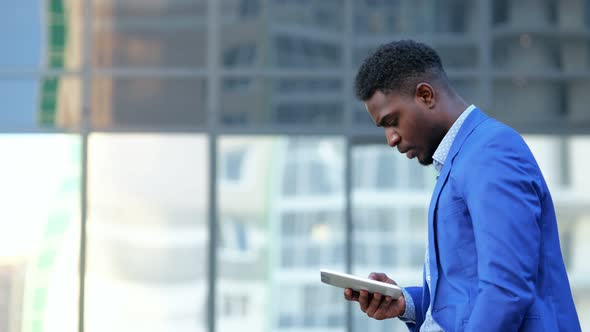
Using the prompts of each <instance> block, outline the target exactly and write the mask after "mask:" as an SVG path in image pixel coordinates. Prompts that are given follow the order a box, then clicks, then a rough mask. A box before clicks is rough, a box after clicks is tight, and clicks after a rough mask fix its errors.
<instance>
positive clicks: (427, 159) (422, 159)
mask: <svg viewBox="0 0 590 332" xmlns="http://www.w3.org/2000/svg"><path fill="white" fill-rule="evenodd" d="M416 159H418V162H419V163H420V165H423V166H429V165H432V162H433V160H432V157H424V156H422V155H419V156H418V157H417V158H416Z"/></svg>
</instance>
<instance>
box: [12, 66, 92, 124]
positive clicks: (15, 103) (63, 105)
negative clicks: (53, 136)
mask: <svg viewBox="0 0 590 332" xmlns="http://www.w3.org/2000/svg"><path fill="white" fill-rule="evenodd" d="M0 99H1V100H2V108H0V128H1V127H5V128H11V129H12V128H22V129H29V130H30V129H34V128H47V127H48V128H77V127H78V125H79V121H80V110H81V92H80V80H78V79H75V78H70V77H64V76H56V77H43V78H41V79H10V80H9V79H1V78H0Z"/></svg>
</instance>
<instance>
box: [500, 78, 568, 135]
mask: <svg viewBox="0 0 590 332" xmlns="http://www.w3.org/2000/svg"><path fill="white" fill-rule="evenodd" d="M493 88H494V91H493V98H492V114H493V115H494V116H496V117H497V118H498V119H499V120H501V121H505V122H506V123H509V124H523V123H529V124H531V123H548V122H549V123H550V122H551V121H556V120H558V119H559V117H560V116H561V114H562V113H563V112H564V111H565V107H564V105H563V102H564V101H565V99H564V89H563V84H561V83H559V82H555V81H546V82H545V81H539V80H531V79H527V78H519V77H516V78H514V79H511V80H498V81H496V82H495V83H494V85H493Z"/></svg>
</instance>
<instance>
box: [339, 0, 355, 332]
mask: <svg viewBox="0 0 590 332" xmlns="http://www.w3.org/2000/svg"><path fill="white" fill-rule="evenodd" d="M353 6H354V2H353V0H345V2H344V36H343V39H344V45H343V47H342V51H343V52H344V61H343V62H344V70H343V76H341V77H342V80H343V82H344V84H343V89H344V91H343V94H344V96H345V97H344V98H343V100H344V129H345V130H344V136H345V138H346V140H345V144H346V145H345V149H346V150H345V159H344V162H345V165H344V204H345V208H344V220H345V236H344V247H345V269H344V270H345V271H346V272H347V273H352V255H353V245H352V241H353V240H354V239H353V226H354V225H353V220H352V208H353V207H352V176H353V174H352V172H353V169H352V142H353V141H354V139H353V136H352V135H354V133H353V130H352V128H353V127H354V117H353V111H354V108H353V104H352V103H350V102H347V101H348V100H349V98H347V97H346V96H347V95H348V94H349V93H352V91H353V82H352V81H353V68H352V66H353V57H352V55H353V54H354V43H353V38H354V31H353V26H354V16H353V15H354V8H353ZM352 306H353V303H347V304H346V312H345V314H346V321H345V322H346V326H345V328H346V331H348V332H352V331H353V324H354V321H353V307H352Z"/></svg>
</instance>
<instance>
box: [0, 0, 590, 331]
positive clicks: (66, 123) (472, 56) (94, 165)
mask: <svg viewBox="0 0 590 332" xmlns="http://www.w3.org/2000/svg"><path fill="white" fill-rule="evenodd" d="M82 3H83V2H81V1H65V0H64V1H51V4H52V5H51V6H50V7H48V9H47V20H48V25H47V26H48V38H47V42H48V49H49V51H48V53H47V54H48V60H47V61H48V63H49V68H52V69H64V68H75V67H79V66H80V64H81V56H80V51H81V42H80V40H81V38H80V36H79V35H78V34H79V32H80V31H81V22H80V17H81V15H80V14H76V13H80V12H81V11H82V8H80V6H81V4H82ZM210 3H212V1H206V0H192V1H178V0H151V1H143V2H141V5H138V4H139V2H137V1H135V2H124V1H116V0H94V1H92V4H93V7H92V9H93V19H92V23H91V24H90V26H91V36H92V42H91V45H90V48H89V49H91V54H90V62H91V68H90V69H89V68H85V69H86V70H91V71H92V74H91V75H92V76H91V82H90V86H91V90H90V91H89V92H90V112H91V114H90V115H91V122H92V125H93V126H94V128H99V129H100V128H106V129H109V128H113V127H122V128H127V127H129V128H133V127H134V126H135V127H139V128H143V126H146V127H149V128H156V130H158V129H163V128H170V127H171V126H180V127H205V126H206V124H207V123H208V121H209V120H210V119H208V117H207V114H209V113H208V111H207V109H208V107H210V106H211V105H214V106H215V107H216V109H215V114H216V115H217V116H218V118H217V119H216V120H217V121H214V122H215V123H219V124H221V125H222V128H229V127H231V128H232V129H236V128H237V130H238V131H239V130H240V128H241V126H252V127H256V126H261V127H265V126H266V127H268V128H274V129H276V131H277V132H280V130H281V129H282V128H283V127H281V125H286V126H291V128H296V129H302V130H303V129H306V130H307V129H309V127H314V126H315V127H316V128H318V131H319V130H321V129H323V128H334V127H339V128H340V127H346V126H348V125H350V126H351V127H362V126H363V125H365V124H367V123H369V121H368V116H367V115H366V114H365V112H364V108H363V107H362V105H361V104H360V103H355V102H354V101H353V100H352V99H353V96H352V91H348V90H347V89H348V87H349V86H351V84H350V83H351V82H350V80H352V79H353V77H352V75H353V74H354V73H355V71H356V68H358V66H359V65H360V63H361V62H362V60H363V58H364V57H365V56H366V55H367V54H369V53H370V52H371V51H372V50H374V49H375V48H376V47H377V46H378V45H379V44H381V43H384V42H387V41H390V40H392V39H399V38H414V39H417V40H421V41H425V42H428V43H430V44H432V45H433V46H434V47H435V48H436V49H437V51H438V52H439V53H440V55H441V57H442V60H443V63H444V64H445V66H446V68H447V70H448V74H449V77H450V79H451V80H452V82H453V84H454V86H455V87H456V88H457V90H458V91H459V93H461V94H462V95H463V96H464V97H465V98H466V100H468V101H471V102H473V103H475V104H476V105H478V106H481V107H482V108H483V109H484V110H485V111H486V112H487V113H489V114H491V115H493V116H495V117H497V118H499V119H500V120H503V121H505V122H507V123H509V124H513V125H515V126H516V127H517V128H519V129H520V128H524V129H525V130H526V131H529V132H531V131H532V132H534V131H539V130H544V129H546V128H548V127H552V126H553V125H555V126H556V127H560V128H565V131H567V130H568V128H570V127H569V126H575V125H576V124H588V123H589V122H590V112H588V110H587V107H586V105H588V100H587V99H588V98H589V97H588V93H587V91H588V88H590V87H589V86H588V85H589V84H590V83H589V81H588V70H589V68H588V66H589V61H590V53H589V50H588V46H589V45H588V42H587V33H588V26H589V22H588V17H590V16H589V15H588V12H589V11H590V5H589V4H588V1H584V0H567V1H565V0H564V1H548V0H542V1H537V0H519V1H508V0H499V1H491V0H490V1H478V2H476V1H465V0H445V1H437V2H436V3H435V2H433V1H429V0H381V1H380V0H359V1H344V0H322V1H309V0H220V1H219V2H218V3H217V6H218V8H217V10H215V11H214V10H212V9H211V8H209V4H210ZM350 4H352V8H349V9H347V6H348V5H350ZM481 4H486V5H488V8H487V9H485V10H481V8H479V5H481ZM488 9H489V10H488ZM211 13H216V14H215V15H217V16H216V17H214V18H212V17H210V16H209V15H210V14H211ZM347 15H349V16H350V17H347ZM482 15H485V16H486V17H482ZM212 25H215V26H212ZM211 29H214V31H213V32H212V31H211ZM210 36H214V37H216V38H218V39H217V40H214V41H212V40H210V39H209V38H210ZM211 48H212V49H211ZM211 56H214V57H215V58H211ZM212 78H214V79H212ZM211 84H218V85H219V86H216V87H212V86H211ZM79 85H80V83H79V81H78V80H76V79H72V80H68V79H64V78H47V79H45V80H44V81H43V84H42V87H41V90H42V93H41V98H40V103H41V107H40V110H41V120H40V121H41V122H42V123H48V124H56V125H57V126H58V127H74V126H76V124H77V123H78V121H79V114H80V108H81V100H80V95H81V94H80V93H78V94H77V93H72V91H79V89H80V88H79ZM211 91H217V92H216V93H212V92H211ZM211 98H216V99H215V100H211ZM349 103H350V104H352V105H354V106H349ZM349 110H354V113H353V115H352V118H353V121H352V123H350V124H348V123H346V122H345V119H346V118H347V117H346V114H345V112H346V111H349ZM346 128H348V127H346ZM539 128H541V129H539ZM214 129H219V128H214ZM343 134H346V135H350V134H348V133H344V131H343ZM157 136H160V135H157ZM162 136H163V135H162ZM170 136H175V135H170ZM93 140H94V143H92V141H93ZM165 140H166V139H165V138H164V139H163V137H158V138H155V139H154V138H153V137H152V138H147V139H146V138H139V139H137V140H135V139H131V140H130V141H129V140H128V138H122V139H121V140H119V139H114V140H108V139H106V140H104V137H103V138H100V137H97V138H94V139H93V138H91V144H90V149H89V151H90V154H91V157H90V158H91V161H90V168H91V169H90V180H89V181H90V188H89V197H90V199H91V200H92V201H91V203H90V204H89V205H90V206H89V207H90V210H89V228H88V241H89V261H88V262H89V263H88V274H87V301H88V303H87V309H86V310H87V312H86V313H85V314H86V317H87V318H86V321H87V326H86V330H87V331H90V332H92V331H102V330H109V331H115V329H116V328H119V329H120V330H121V331H127V330H130V329H137V330H139V329H141V330H142V331H162V330H167V329H169V330H174V331H179V332H182V331H206V323H205V322H206V319H207V312H208V308H207V307H206V305H207V302H206V301H205V300H204V298H205V296H204V295H203V294H207V285H208V284H207V276H208V272H209V271H208V270H207V268H208V266H209V265H208V261H207V260H208V254H207V253H208V250H209V247H208V246H209V244H208V241H209V240H210V239H209V238H208V234H209V223H208V217H207V216H208V208H209V202H208V200H207V199H206V198H205V197H207V195H208V194H207V191H206V190H205V189H204V188H208V181H209V180H208V179H206V175H205V174H207V173H206V172H204V171H203V170H204V169H205V168H206V167H207V166H206V165H208V164H207V153H206V148H207V144H206V143H205V142H204V141H199V142H191V141H190V140H188V141H184V140H181V141H176V142H172V143H169V142H168V143H165V142H164V143H163V141H165ZM376 141H377V140H372V141H371V143H368V144H356V143H355V144H353V145H352V146H350V147H347V146H346V142H345V140H344V139H343V138H342V136H338V137H336V138H325V137H313V138H309V139H303V138H299V137H272V138H268V137H256V138H253V137H251V136H249V137H237V138H235V137H229V138H227V137H223V136H222V137H221V138H220V139H219V146H218V151H219V152H218V154H219V158H218V164H219V169H218V171H217V174H218V187H217V190H218V202H219V205H218V207H219V213H218V216H219V218H218V219H219V224H218V229H217V232H216V233H217V235H218V238H217V239H216V240H217V242H218V248H217V257H216V259H217V267H218V269H217V271H216V276H218V279H216V282H217V294H216V296H217V297H216V302H217V305H218V307H217V308H216V313H217V316H216V317H215V319H216V320H217V330H218V331H234V330H238V329H244V328H245V327H247V328H248V329H250V330H251V331H281V332H300V331H301V332H302V331H310V330H313V331H322V332H342V331H345V330H346V317H345V315H346V311H345V306H344V304H343V301H342V294H341V291H339V290H334V289H331V288H330V287H328V286H325V285H323V284H321V283H319V277H318V274H319V273H318V270H319V269H320V268H332V269H335V270H343V269H344V268H345V259H346V257H345V253H346V246H347V243H346V239H347V237H346V227H345V219H346V216H345V207H346V199H347V197H346V193H345V185H344V184H345V181H344V179H345V169H346V167H352V179H351V181H352V192H351V197H350V199H351V204H352V205H351V206H352V222H353V229H354V234H353V237H352V239H351V241H352V242H351V245H352V257H351V261H352V271H351V272H353V273H355V274H358V275H366V274H368V272H370V271H373V270H382V271H386V272H388V274H391V275H392V276H393V275H395V276H396V279H397V281H399V282H400V283H401V284H419V283H420V277H421V270H422V260H423V256H424V251H425V239H426V223H425V222H426V214H427V205H428V202H429V199H430V193H431V190H432V187H433V184H434V179H435V176H434V174H433V172H434V171H433V170H432V169H422V168H418V167H417V166H416V165H414V163H413V162H411V163H409V162H407V161H406V160H405V159H403V158H404V157H403V156H397V155H395V153H396V152H395V151H392V150H390V149H387V148H383V147H382V146H379V145H376V144H375V142H376ZM527 141H529V144H531V147H532V149H533V150H534V152H535V155H536V156H537V158H538V159H539V163H540V164H541V166H542V167H543V171H544V174H545V175H546V177H547V179H548V182H549V185H550V187H551V189H552V193H553V197H554V200H555V202H556V208H557V210H558V212H559V216H558V217H559V221H560V230H561V236H562V246H563V252H564V255H565V260H566V263H567V264H568V272H569V273H570V277H571V282H572V287H573V291H574V293H575V296H576V303H577V305H578V310H579V312H581V313H583V312H590V284H589V281H588V278H587V275H588V273H589V271H590V270H589V269H590V265H589V264H588V263H586V261H585V260H584V252H585V251H586V250H587V249H588V248H587V246H586V245H585V243H586V242H587V241H585V239H586V238H587V237H589V236H590V226H589V225H590V221H589V220H588V206H590V197H589V195H588V189H587V188H589V187H590V183H588V181H587V179H586V177H585V176H583V175H584V174H585V169H584V167H585V165H588V163H589V162H590V161H589V160H587V158H586V157H584V156H585V155H586V154H587V153H586V151H587V149H588V144H587V143H585V142H582V140H580V141H575V140H572V141H570V140H568V139H555V140H553V141H551V142H550V143H548V141H550V140H546V139H541V140H540V141H535V139H534V138H527ZM101 142H102V143H101ZM383 145H384V144H383ZM347 148H351V149H352V153H351V157H352V158H351V165H347V164H346V163H347V161H346V158H345V155H346V149H347ZM138 154H139V156H138ZM93 155H94V156H93ZM92 158H97V159H96V160H95V161H92ZM113 160H115V161H116V162H113ZM105 165H106V166H105ZM187 165H189V166H190V167H186V166H187ZM197 171H203V173H202V174H198V175H195V172H197ZM187 179H188V180H187ZM187 183H188V184H187ZM183 185H188V187H183ZM174 186H180V187H181V188H176V187H174ZM162 188H164V189H162ZM166 188H167V189H166ZM113 299H116V300H115V301H113ZM15 303H16V302H15ZM105 313H108V314H109V315H105ZM354 314H355V316H354V317H353V330H354V331H365V330H370V331H383V332H385V331H394V330H395V331H402V330H405V327H404V326H403V325H402V324H401V323H396V322H385V323H382V322H375V321H372V320H368V319H367V318H366V317H363V316H362V315H360V314H358V313H357V312H355V313H354ZM105 316H109V317H110V318H111V319H112V320H111V321H107V320H105V319H104V317H105ZM146 316H147V317H150V318H153V320H146V319H145V317H146ZM195 317H196V318H195ZM581 319H582V324H583V326H590V321H588V320H586V321H584V318H583V317H581ZM1 321H2V320H0V322H1ZM137 321H139V322H144V323H140V325H133V326H129V325H128V324H129V322H137ZM141 324H143V325H141ZM114 325H116V326H114ZM11 332H12V331H11Z"/></svg>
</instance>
